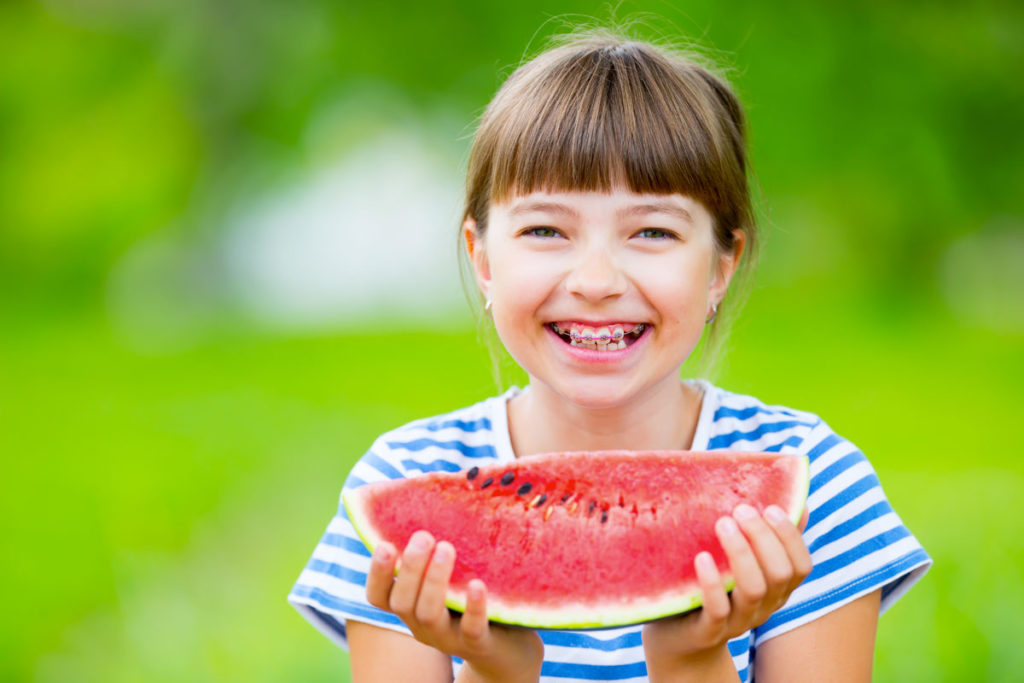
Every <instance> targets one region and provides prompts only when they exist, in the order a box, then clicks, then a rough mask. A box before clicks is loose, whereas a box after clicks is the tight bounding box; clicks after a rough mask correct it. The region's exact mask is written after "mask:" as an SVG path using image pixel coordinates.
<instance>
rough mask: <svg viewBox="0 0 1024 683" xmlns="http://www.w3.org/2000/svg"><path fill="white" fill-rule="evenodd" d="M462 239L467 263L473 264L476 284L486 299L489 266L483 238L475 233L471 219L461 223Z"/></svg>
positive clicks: (473, 221)
mask: <svg viewBox="0 0 1024 683" xmlns="http://www.w3.org/2000/svg"><path fill="white" fill-rule="evenodd" d="M462 238H463V240H465V242H466V254H467V255H468V256H469V262H470V263H472V264H473V274H474V275H475V276H476V284H477V286H478V287H480V291H481V292H482V293H483V295H484V298H485V299H487V298H489V296H490V289H491V265H490V263H489V262H488V261H487V252H486V251H485V250H484V241H483V237H482V236H481V235H480V234H479V233H478V232H477V229H476V221H475V220H473V219H472V218H466V220H464V221H462Z"/></svg>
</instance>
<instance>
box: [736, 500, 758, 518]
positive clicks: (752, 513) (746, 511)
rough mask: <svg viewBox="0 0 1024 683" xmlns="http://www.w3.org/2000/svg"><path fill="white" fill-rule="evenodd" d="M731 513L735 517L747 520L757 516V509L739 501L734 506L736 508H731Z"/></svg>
mask: <svg viewBox="0 0 1024 683" xmlns="http://www.w3.org/2000/svg"><path fill="white" fill-rule="evenodd" d="M732 514H733V516H734V517H736V519H742V520H743V521H747V520H750V519H754V518H755V517H757V510H755V509H754V508H752V507H750V506H749V505H747V504H746V503H740V504H739V505H737V506H736V509H735V510H733V513H732Z"/></svg>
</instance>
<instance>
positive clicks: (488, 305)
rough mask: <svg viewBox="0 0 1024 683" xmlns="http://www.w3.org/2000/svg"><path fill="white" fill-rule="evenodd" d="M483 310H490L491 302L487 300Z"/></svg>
mask: <svg viewBox="0 0 1024 683" xmlns="http://www.w3.org/2000/svg"><path fill="white" fill-rule="evenodd" d="M484 310H485V311H489V310H491V300H490V299H487V300H486V301H484Z"/></svg>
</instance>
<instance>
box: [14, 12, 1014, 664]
mask: <svg viewBox="0 0 1024 683" xmlns="http://www.w3.org/2000/svg"><path fill="white" fill-rule="evenodd" d="M648 12H649V13H653V14H654V15H657V16H658V17H660V18H661V19H657V18H652V17H647V16H646V15H645V13H648ZM612 14H613V12H612V11H611V10H609V9H608V7H607V6H605V5H598V4H594V3H584V2H569V1H563V2H560V3H554V4H552V3H550V2H540V1H539V0H525V1H523V2H518V3H511V4H504V3H497V4H479V3H472V2H462V1H459V0H456V1H454V2H445V3H412V2H410V3H406V4H405V5H404V6H402V7H400V8H396V7H395V6H393V5H391V6H388V5H385V4H379V3H371V2H365V1H357V2H347V1H343V2H329V1H326V0H324V1H321V0H305V1H300V2H269V1H264V0H261V1H252V2H228V1H225V0H210V1H207V2H196V1H190V0H184V1H175V2H171V1H169V0H147V1H145V2H132V1H129V0H85V1H82V0H74V1H72V0H51V1H49V2H42V3H21V2H4V3H0V45H2V46H3V47H2V48H0V55H2V57H0V330H2V334H0V453H2V455H3V474H2V476H0V481H2V495H0V558H2V559H0V591H2V593H0V596H2V604H3V608H4V609H3V618H2V619H0V679H2V680H37V681H69V680H76V681H78V680H81V681H140V680H145V681H165V680H166V681H222V680H246V681H260V680H267V681H278V680H289V681H293V680H347V661H346V657H345V655H344V654H343V653H342V652H341V651H339V650H338V649H337V648H335V647H334V646H333V645H331V644H330V643H329V642H328V641H327V640H326V639H325V638H324V637H323V636H321V635H319V634H318V633H316V632H315V631H314V630H313V629H312V628H311V627H309V626H308V625H307V624H306V623H305V622H304V621H303V620H302V619H301V618H300V617H299V616H298V614H297V613H295V612H294V611H293V610H292V609H291V608H290V607H289V606H288V605H287V604H286V603H285V595H286V593H287V591H288V589H289V587H290V585H291V583H292V581H293V580H294V579H295V578H296V576H297V575H298V573H299V571H300V570H301V568H302V567H303V565H304V563H305V560H306V559H307V557H308V555H309V553H310V552H311V550H312V548H313V546H314V544H315V543H316V541H317V539H318V538H319V536H320V533H321V532H322V529H323V527H324V525H325V524H326V522H327V520H328V519H329V517H330V516H331V514H332V513H333V511H334V509H335V506H336V500H337V494H338V491H339V488H340V485H341V482H342V480H343V477H344V475H345V473H346V472H347V470H348V468H349V467H350V466H351V464H352V463H353V462H354V460H355V459H356V458H357V457H358V456H359V455H360V454H361V453H362V452H363V451H364V450H365V448H366V447H367V446H368V445H369V443H370V442H371V440H372V439H373V438H374V437H375V436H376V435H377V434H379V433H380V432H382V431H384V430H386V429H389V428H391V427H394V426H397V425H398V424H401V423H403V422H405V421H408V420H410V419H413V418H417V417H422V416H425V415H429V414H435V413H439V412H443V411H448V410H451V409H454V408H456V407H459V406H461V405H464V404H468V403H470V402H473V401H476V400H479V399H481V398H483V397H485V396H487V395H490V394H492V393H494V392H495V391H496V388H495V386H494V383H493V380H492V379H491V375H490V371H489V361H488V359H487V356H486V353H485V351H484V350H483V348H482V347H481V345H480V344H479V343H478V340H477V335H476V332H475V330H474V327H473V322H472V319H471V318H470V316H469V314H468V312H467V311H468V307H467V306H466V303H465V301H464V300H463V299H462V296H461V294H460V293H459V289H458V280H457V277H456V276H455V275H454V272H455V270H454V269H455V262H454V258H453V256H452V254H453V252H454V248H455V239H454V233H455V230H456V227H457V217H458V214H459V208H460V207H459V205H458V189H459V185H460V183H461V177H460V173H461V169H462V168H463V165H464V160H465V155H466V152H467V148H468V142H469V137H470V135H471V132H472V123H473V121H474V119H475V117H476V116H477V115H478V114H479V113H480V111H481V110H482V108H483V106H484V105H485V104H486V102H487V101H488V99H489V97H490V96H491V94H493V92H494V90H495V89H496V87H497V85H498V84H499V83H500V81H501V78H502V77H503V76H504V75H507V74H508V73H509V72H510V71H511V69H512V67H513V66H514V65H515V64H516V63H517V62H518V61H519V60H520V58H521V57H522V55H523V52H524V50H525V49H527V46H533V48H534V49H536V48H539V47H540V46H541V44H542V41H543V38H544V36H546V35H548V34H550V33H552V32H555V31H559V30H561V29H562V28H563V25H564V20H566V19H568V20H570V21H572V20H577V19H585V18H587V17H595V18H597V19H607V18H608V17H609V16H611V15H612ZM614 14H615V16H617V17H619V18H620V19H621V18H628V17H638V16H639V17H641V18H644V21H645V22H646V24H647V26H646V28H644V27H641V28H639V29H638V31H639V32H640V33H641V34H642V35H648V36H657V35H670V36H671V35H676V36H678V35H684V36H687V37H688V38H689V39H692V40H694V41H696V42H698V43H700V44H702V45H704V46H705V47H707V48H709V49H710V51H711V54H712V55H713V56H714V57H716V58H717V59H718V60H719V61H720V62H722V63H723V64H724V65H726V66H728V67H730V68H731V77H732V79H733V81H734V82H735V84H736V87H737V89H738V91H739V92H740V94H741V96H742V97H743V99H744V100H745V102H746V103H747V105H748V108H749V114H750V119H751V141H752V155H753V161H754V165H755V169H756V171H757V174H758V179H759V184H760V188H761V193H762V194H763V196H764V202H763V211H762V213H763V215H764V223H765V227H766V228H767V233H768V238H767V241H766V248H765V251H764V256H763V260H762V264H761V267H760V270H759V273H758V276H757V279H756V281H755V285H754V288H753V291H752V294H751V297H750V299H749V301H748V304H747V306H746V308H745V310H744V312H743V316H742V318H741V319H740V321H739V322H738V324H737V325H736V327H735V329H734V332H733V335H732V337H731V338H730V343H729V347H728V353H727V355H726V356H725V358H724V360H723V361H722V362H721V363H720V364H719V365H718V366H717V369H716V372H715V374H714V379H715V380H716V381H718V382H719V383H720V384H722V385H724V386H725V387H727V388H729V389H732V390H735V391H742V392H749V393H753V394H755V395H758V396H759V397H761V398H763V399H765V400H766V401H768V402H771V403H784V404H788V405H792V406H794V407H798V408H802V409H807V410H812V411H814V412H817V413H819V414H821V415H822V416H824V417H825V419H826V420H828V421H829V422H830V423H831V425H832V426H833V427H834V428H835V429H836V430H837V431H839V432H840V433H841V434H843V435H845V436H847V437H849V438H850V439H852V440H853V441H855V442H856V443H857V444H858V445H859V446H860V447H861V448H862V449H863V450H864V451H865V452H866V453H867V454H868V455H869V457H870V458H871V459H872V460H873V462H874V464H875V466H876V468H877V470H878V471H879V474H880V476H881V480H882V482H883V484H884V485H885V487H886V490H887V493H888V494H889V496H890V498H891V500H892V502H893V505H894V507H895V508H896V509H897V511H898V512H900V514H901V516H902V517H903V519H904V521H905V522H906V523H907V524H908V526H909V527H910V528H911V529H912V530H913V531H914V532H915V533H916V535H917V536H918V537H919V538H920V540H921V541H922V542H923V544H924V545H925V547H926V548H927V549H928V551H929V552H930V553H931V554H932V556H933V558H934V559H935V562H936V565H935V567H934V568H933V570H932V571H931V573H930V574H928V575H927V577H926V578H925V579H924V580H923V581H922V583H921V584H919V585H918V586H917V587H916V588H914V589H913V590H912V591H911V592H910V593H909V594H908V596H907V597H905V598H904V599H903V600H902V601H901V602H900V603H898V604H897V605H896V606H895V607H894V608H893V609H892V611H891V612H889V613H888V614H886V615H885V617H884V618H883V619H882V620H881V624H880V632H879V638H878V647H877V658H876V679H877V680H880V681H916V680H922V681H923V680H930V681H931V680H933V681H938V680H949V681H960V680H964V681H968V680H970V681H974V680H989V681H995V680H1013V679H1017V677H1019V676H1020V672H1021V671H1022V670H1024V649H1022V648H1020V647H1019V644H1018V642H1017V641H1018V639H1019V634H1020V633H1021V629H1022V628H1024V626H1022V623H1024V620H1022V616H1021V615H1022V613H1024V541H1022V539H1024V515H1022V514H1021V513H1022V512H1024V510H1022V504H1021V501H1024V465H1022V464H1021V458H1020V455H1019V451H1020V449H1019V447H1018V446H1017V445H1016V440H1017V438H1018V437H1019V436H1020V433H1021V426H1022V424H1024V422H1022V421H1021V418H1020V413H1021V408H1022V407H1024V404H1022V401H1021V400H1020V399H1019V397H1018V396H1019V393H1018V392H1019V389H1020V387H1021V386H1022V384H1024V192H1022V188H1024V163H1022V160H1024V136H1022V135H1021V134H1020V124H1021V122H1022V121H1024V89H1022V86H1021V80H1020V79H1021V76H1020V74H1021V73H1024V5H1021V4H1020V3H1016V2H1009V1H1007V2H962V3H919V2H906V3H892V2H885V3H882V2H867V3H856V4H854V3H849V6H847V7H842V6H840V5H836V4H826V3H822V4H818V5H814V4H807V3H800V2H793V1H791V0H781V1H780V2H774V3H764V2H752V1H746V0H730V1H728V2H705V1H694V2H688V3H680V2H675V3H669V2H653V1H652V2H622V3H621V4H619V5H618V7H617V9H616V10H615V11H614ZM552 17H555V18H554V19H552ZM645 17H646V18H645ZM1015 634H1017V635H1015Z"/></svg>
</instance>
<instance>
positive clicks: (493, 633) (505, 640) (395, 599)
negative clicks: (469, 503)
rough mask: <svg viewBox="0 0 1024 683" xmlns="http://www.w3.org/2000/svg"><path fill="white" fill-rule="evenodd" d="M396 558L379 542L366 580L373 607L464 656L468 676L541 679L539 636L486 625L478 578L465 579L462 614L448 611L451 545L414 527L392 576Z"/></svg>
mask: <svg viewBox="0 0 1024 683" xmlns="http://www.w3.org/2000/svg"><path fill="white" fill-rule="evenodd" d="M397 559H398V553H397V552H396V550H395V548H394V546H392V545H391V544H389V543H382V544H381V545H380V546H379V547H378V548H377V549H376V551H374V553H373V561H372V562H371V564H370V572H369V574H368V576H367V578H366V597H367V599H368V600H369V601H370V604H371V605H373V606H374V607H378V608H380V609H383V610H387V611H389V612H393V613H394V614H396V615H397V616H398V618H400V619H401V620H402V621H404V622H405V625H406V626H408V627H409V630H410V631H412V634H413V636H414V637H415V638H416V640H418V641H420V642H421V643H424V644H426V645H429V646H431V647H433V648H435V649H437V650H440V651H441V652H444V653H445V654H448V655H455V656H457V657H460V658H462V659H463V660H464V661H465V662H466V666H465V667H464V669H465V668H469V669H470V675H467V676H466V677H467V678H470V679H472V680H483V681H518V680H525V681H536V680H537V679H538V678H539V676H540V667H541V662H542V661H543V659H544V645H543V643H541V640H540V636H538V635H537V632H536V631H531V630H528V629H513V628H507V627H503V626H500V625H497V624H490V623H489V622H488V621H487V590H486V588H485V587H484V584H483V582H482V581H480V580H479V579H474V580H472V581H470V582H469V586H468V589H467V596H466V611H465V613H464V614H462V615H461V616H458V615H452V614H451V613H450V612H449V611H448V607H447V606H446V605H445V604H444V600H445V594H446V593H447V592H448V582H449V580H450V579H451V575H452V569H453V568H454V567H455V548H453V547H452V545H451V544H450V543H448V542H446V541H441V542H439V543H435V541H434V538H433V536H431V535H430V534H429V533H428V532H426V531H417V532H416V533H415V534H413V535H412V537H411V538H410V539H409V544H408V545H407V546H406V548H405V551H404V552H403V553H402V562H401V569H399V572H398V577H397V578H395V565H396V562H397ZM473 674H475V676H474V675H473ZM462 677H463V676H462V675H461V674H460V678H462Z"/></svg>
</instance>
